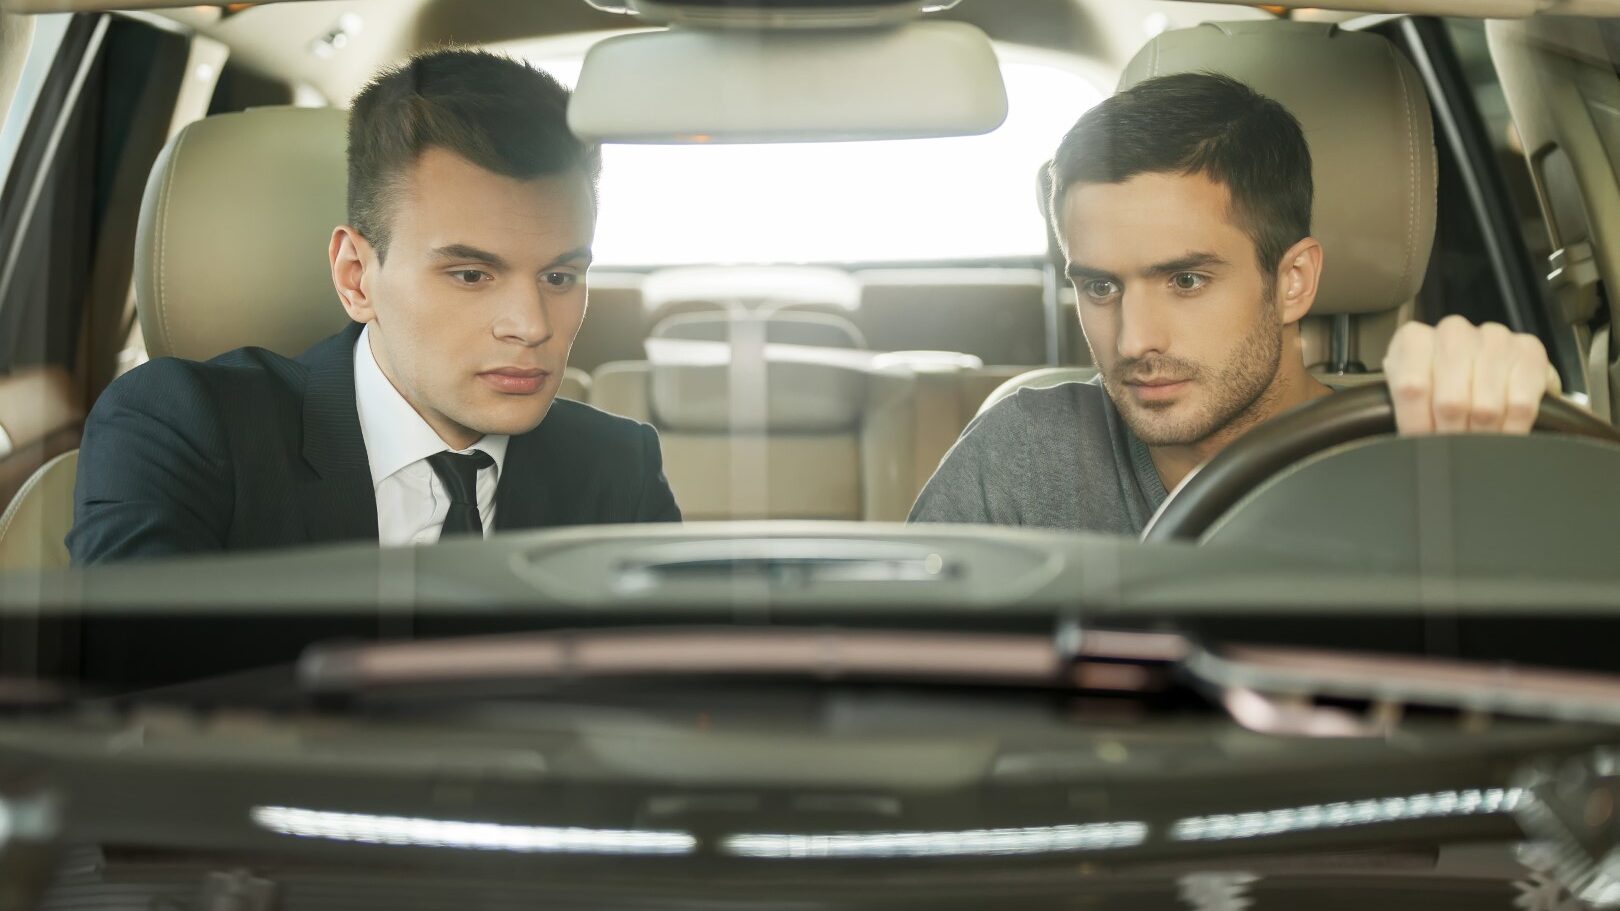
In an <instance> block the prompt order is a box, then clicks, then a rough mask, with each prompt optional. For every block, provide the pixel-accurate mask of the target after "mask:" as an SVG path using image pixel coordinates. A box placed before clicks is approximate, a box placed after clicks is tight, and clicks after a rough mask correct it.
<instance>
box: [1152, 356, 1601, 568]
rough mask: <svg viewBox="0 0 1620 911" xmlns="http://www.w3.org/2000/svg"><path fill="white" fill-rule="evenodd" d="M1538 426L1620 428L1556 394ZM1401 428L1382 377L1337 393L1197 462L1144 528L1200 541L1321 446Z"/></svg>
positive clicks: (1547, 429)
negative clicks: (1279, 474) (1236, 508)
mask: <svg viewBox="0 0 1620 911" xmlns="http://www.w3.org/2000/svg"><path fill="white" fill-rule="evenodd" d="M1535 430H1536V431H1537V432H1540V433H1558V434H1565V435H1568V436H1577V437H1586V438H1589V439H1596V440H1603V441H1606V442H1610V443H1620V431H1617V430H1616V429H1615V428H1613V427H1611V426H1609V425H1608V424H1606V423H1604V422H1603V421H1601V420H1599V419H1598V418H1596V417H1595V416H1593V415H1591V414H1589V413H1588V412H1586V411H1584V410H1582V409H1581V408H1579V407H1577V406H1575V405H1572V404H1570V403H1569V402H1566V401H1564V400H1563V399H1560V398H1556V397H1551V396H1549V397H1547V398H1545V399H1543V400H1542V402H1541V409H1540V411H1539V412H1537V414H1536V423H1535ZM1394 432H1395V406H1394V403H1393V402H1392V401H1391V400H1390V397H1389V387H1387V386H1385V385H1384V384H1383V383H1377V384H1373V385H1368V386H1362V387H1360V388H1357V389H1350V390H1346V391H1344V392H1339V393H1335V394H1333V395H1330V396H1327V397H1326V398H1322V399H1318V400H1316V401H1314V402H1311V403H1310V404H1307V405H1304V406H1302V407H1300V408H1296V409H1294V410H1292V411H1289V412H1287V413H1285V414H1283V415H1280V416H1278V417H1276V418H1273V419H1272V420H1270V421H1267V422H1265V423H1264V424H1261V425H1260V426H1258V427H1255V428H1254V429H1253V430H1250V431H1249V432H1248V433H1245V434H1244V435H1243V436H1241V437H1239V438H1238V439H1236V440H1234V441H1233V442H1232V443H1231V444H1230V445H1228V446H1227V447H1226V448H1225V449H1222V450H1221V451H1220V452H1218V453H1216V454H1215V457H1214V458H1212V459H1210V460H1209V461H1208V462H1205V463H1204V464H1203V465H1202V466H1200V467H1199V468H1197V469H1195V470H1194V471H1193V473H1192V474H1191V475H1189V476H1188V477H1187V480H1186V481H1184V482H1183V483H1182V484H1181V486H1180V487H1178V488H1176V490H1175V491H1174V492H1172V493H1171V494H1170V496H1169V497H1168V498H1167V499H1166V500H1165V501H1164V503H1163V504H1161V505H1160V506H1159V509H1158V511H1157V512H1155V513H1154V514H1153V518H1151V519H1150V520H1148V524H1147V527H1146V528H1144V529H1143V530H1142V540H1143V541H1146V542H1166V541H1196V540H1197V539H1198V538H1199V536H1201V535H1202V534H1203V533H1204V532H1205V531H1206V530H1207V529H1208V528H1209V527H1210V526H1211V525H1213V524H1214V523H1215V520H1216V519H1219V518H1220V517H1221V516H1222V515H1225V513H1226V511H1227V510H1229V509H1231V508H1232V507H1233V506H1235V505H1237V502H1238V501H1239V500H1240V499H1242V498H1243V496H1244V495H1245V494H1247V493H1248V492H1249V491H1251V490H1253V489H1254V488H1256V487H1258V486H1259V485H1260V484H1261V483H1262V482H1263V481H1265V480H1266V479H1267V478H1269V477H1271V476H1273V475H1275V474H1276V473H1277V472H1279V471H1281V470H1283V469H1284V468H1287V467H1288V466H1289V465H1292V464H1294V463H1295V462H1298V461H1299V460H1301V459H1304V458H1306V457H1308V456H1311V455H1314V454H1315V453H1318V452H1322V451H1323V450H1325V449H1329V448H1332V447H1334V446H1339V445H1341V444H1344V443H1350V442H1354V441H1356V440H1362V439H1366V438H1367V437H1372V436H1380V435H1384V434H1392V433H1394Z"/></svg>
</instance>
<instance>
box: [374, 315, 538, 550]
mask: <svg viewBox="0 0 1620 911" xmlns="http://www.w3.org/2000/svg"><path fill="white" fill-rule="evenodd" d="M354 403H355V405H356V407H357V408H358V409H359V411H360V434H361V436H362V437H364V438H365V441H366V459H367V460H368V461H369V462H370V463H371V486H372V489H373V491H374V492H375V493H376V495H377V541H378V543H380V544H382V545H383V546H384V547H389V546H397V545H402V544H432V543H433V542H434V541H437V540H439V530H440V529H441V528H443V527H444V517H445V515H446V514H447V513H448V512H449V511H450V495H449V493H447V492H446V491H445V489H444V482H442V481H440V480H439V476H438V475H437V474H435V473H434V472H433V467H432V466H431V465H429V464H428V462H427V458H428V456H430V455H433V454H434V453H438V452H444V451H445V450H447V449H449V448H450V447H449V446H448V445H446V444H445V442H444V440H441V439H439V435H438V434H437V433H436V432H434V430H433V428H432V427H429V426H428V423H427V421H424V420H422V416H421V415H419V414H417V413H416V409H415V408H412V407H411V404H410V403H409V402H407V401H405V397H404V396H402V395H400V394H399V390H398V389H395V388H394V384H393V383H392V382H390V381H389V379H388V377H386V376H384V375H383V372H382V368H381V367H378V366H377V359H376V358H375V357H373V356H372V354H371V327H370V326H367V327H366V328H365V329H362V330H361V331H360V340H359V341H357V342H355V345H354ZM508 439H509V438H508V437H506V436H504V435H496V434H490V435H487V436H485V437H484V438H483V439H481V440H479V441H478V442H476V443H474V444H472V448H470V449H462V450H457V451H459V452H463V453H468V452H472V451H473V450H475V449H476V450H481V451H483V452H485V453H488V454H489V457H490V458H492V459H494V460H495V464H494V465H492V466H491V467H489V468H484V469H481V470H480V471H479V472H478V514H479V517H480V518H481V519H482V520H483V523H484V536H485V537H488V536H489V534H490V532H491V531H492V530H493V529H494V528H495V486H496V485H497V484H498V483H499V482H500V477H501V468H502V466H503V465H505V463H506V443H507V440H508Z"/></svg>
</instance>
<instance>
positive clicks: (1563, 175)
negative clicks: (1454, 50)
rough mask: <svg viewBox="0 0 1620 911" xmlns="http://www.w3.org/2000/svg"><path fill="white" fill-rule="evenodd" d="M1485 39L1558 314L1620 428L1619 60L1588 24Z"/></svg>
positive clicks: (1496, 28) (1493, 29)
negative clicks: (1543, 223)
mask: <svg viewBox="0 0 1620 911" xmlns="http://www.w3.org/2000/svg"><path fill="white" fill-rule="evenodd" d="M1485 29H1486V35H1487V36H1488V39H1489V41H1490V49H1491V61H1492V62H1493V63H1494V64H1495V65H1496V71H1497V74H1498V75H1499V76H1500V77H1501V80H1502V91H1503V93H1504V94H1505V95H1506V97H1507V103H1508V110H1509V111H1511V112H1512V114H1513V126H1514V129H1515V130H1517V131H1518V135H1519V139H1520V142H1521V144H1522V146H1523V149H1524V152H1525V156H1526V159H1527V160H1528V162H1529V165H1530V167H1529V173H1530V175H1531V177H1532V179H1533V180H1534V181H1535V185H1536V189H1537V191H1538V196H1539V197H1540V202H1541V206H1542V209H1543V210H1544V211H1543V214H1544V215H1545V216H1546V217H1547V227H1548V232H1549V234H1550V235H1551V236H1550V237H1549V238H1548V239H1549V241H1550V243H1551V245H1552V247H1553V248H1554V249H1555V250H1556V251H1557V252H1555V253H1554V256H1553V262H1552V263H1550V264H1549V267H1548V271H1549V272H1550V273H1551V278H1552V290H1553V293H1554V296H1555V299H1556V300H1557V304H1558V306H1557V307H1556V308H1555V310H1554V314H1555V317H1556V318H1557V319H1559V320H1560V321H1561V322H1562V323H1564V324H1566V325H1567V327H1568V331H1570V332H1572V333H1573V334H1574V336H1575V341H1576V343H1577V344H1578V345H1579V346H1580V348H1581V351H1582V354H1583V361H1584V363H1585V374H1586V394H1587V396H1588V399H1589V402H1590V404H1591V407H1592V410H1593V411H1594V412H1596V413H1597V414H1598V415H1599V416H1601V417H1603V418H1604V419H1605V420H1609V421H1614V420H1615V419H1616V418H1620V358H1617V356H1616V354H1617V351H1620V344H1617V341H1620V340H1617V339H1616V337H1615V334H1614V333H1615V329H1614V327H1615V326H1616V325H1617V319H1620V297H1617V296H1616V295H1614V294H1612V293H1610V294H1605V293H1604V290H1603V289H1604V288H1605V287H1608V288H1615V287H1620V118H1617V117H1616V114H1615V112H1616V111H1620V79H1617V78H1616V76H1615V69H1614V63H1613V62H1612V59H1611V58H1612V57H1613V56H1614V52H1613V51H1612V50H1611V49H1610V47H1609V46H1606V42H1605V41H1604V40H1603V34H1602V32H1601V31H1600V30H1599V29H1597V28H1594V27H1593V26H1592V24H1591V23H1590V22H1587V21H1585V20H1579V19H1577V20H1571V21H1569V22H1565V21H1562V19H1561V18H1559V17H1552V16H1537V17H1533V18H1530V19H1525V20H1522V21H1516V22H1495V21H1493V22H1489V23H1487V24H1486V26H1485ZM1604 309H1606V310H1607V311H1608V312H1607V313H1603V312H1602V311H1603V310H1604ZM1605 318H1606V319H1607V323H1608V325H1607V326H1604V325H1603V323H1604V321H1605Z"/></svg>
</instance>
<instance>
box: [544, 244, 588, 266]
mask: <svg viewBox="0 0 1620 911" xmlns="http://www.w3.org/2000/svg"><path fill="white" fill-rule="evenodd" d="M575 260H584V261H585V265H587V266H588V265H590V264H591V248H590V247H579V248H577V249H574V250H569V251H568V252H567V253H564V254H563V255H561V256H559V257H557V258H556V259H554V260H552V261H551V262H549V263H546V264H545V266H544V267H542V268H541V270H540V271H542V272H544V271H545V270H546V269H555V268H556V267H558V266H561V265H564V264H566V263H571V262H574V261H575Z"/></svg>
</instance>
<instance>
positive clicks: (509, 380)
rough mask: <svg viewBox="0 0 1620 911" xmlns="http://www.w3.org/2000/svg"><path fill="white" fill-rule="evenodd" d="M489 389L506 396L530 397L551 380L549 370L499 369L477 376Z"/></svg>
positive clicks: (528, 368) (535, 368)
mask: <svg viewBox="0 0 1620 911" xmlns="http://www.w3.org/2000/svg"><path fill="white" fill-rule="evenodd" d="M478 378H479V379H481V380H483V381H484V382H485V383H486V384H488V385H489V387H490V388H492V389H494V390H495V391H496V392H504V393H506V394H508V395H532V394H533V393H536V392H539V391H540V388H541V387H542V386H544V385H545V384H546V380H548V379H550V378H551V372H550V371H549V370H541V369H540V368H538V367H499V368H497V369H495V370H486V371H484V372H483V373H480V374H478Z"/></svg>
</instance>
